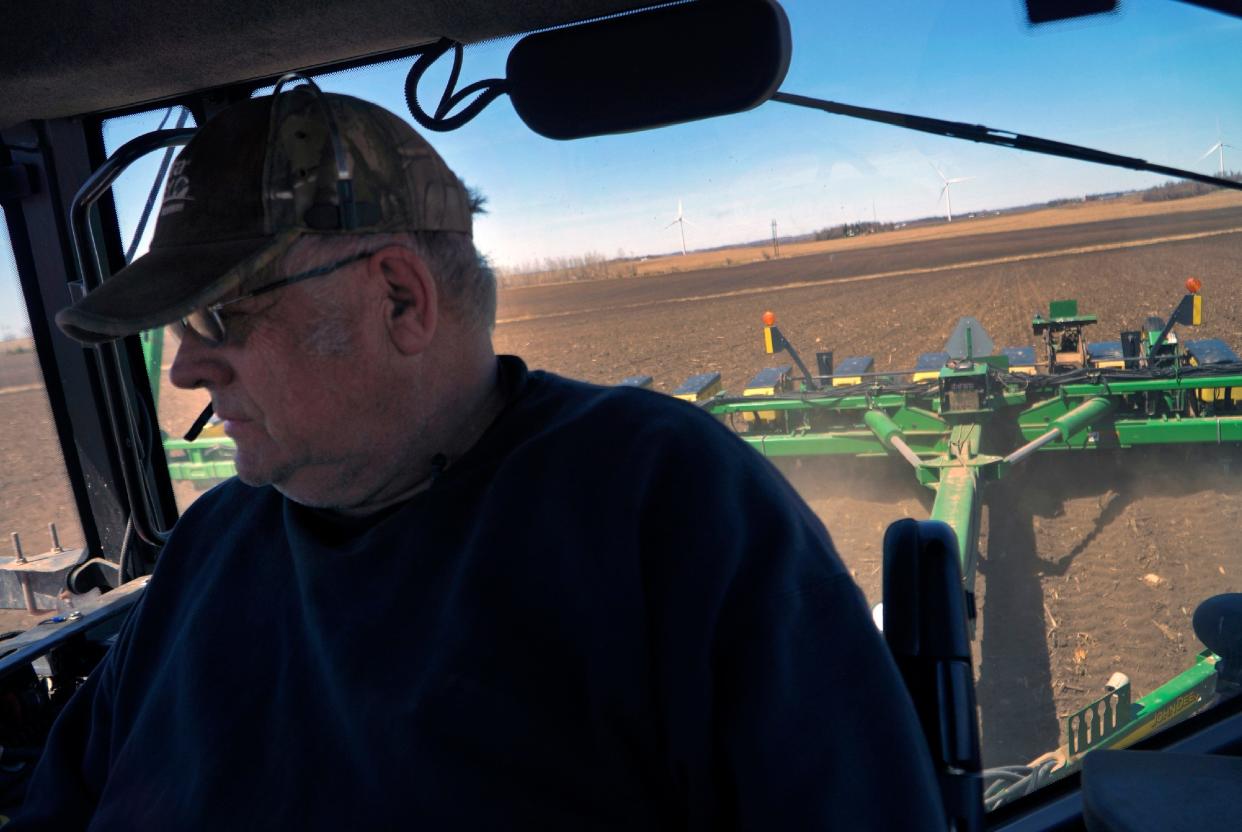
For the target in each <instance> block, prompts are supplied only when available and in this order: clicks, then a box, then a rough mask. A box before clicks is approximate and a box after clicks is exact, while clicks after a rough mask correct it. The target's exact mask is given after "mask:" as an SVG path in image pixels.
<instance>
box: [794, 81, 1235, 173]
mask: <svg viewBox="0 0 1242 832" xmlns="http://www.w3.org/2000/svg"><path fill="white" fill-rule="evenodd" d="M772 100H773V101H782V102H784V103H786V104H793V105H795V106H797V107H808V108H810V109H812V110H823V111H824V112H826V113H834V114H836V115H839V116H848V117H850V118H860V119H864V120H866V121H878V122H880V123H881V124H891V125H893V126H894V127H904V128H906V129H907V130H920V131H922V132H924V133H932V134H934V135H937V136H948V137H949V138H951V139H965V140H967V141H972V142H982V143H983V144H995V145H1000V146H1001V147H1012V148H1015V149H1017V150H1029V151H1030V152H1032V153H1043V154H1045V155H1047V156H1060V157H1062V158H1065V159H1077V160H1079V161H1080V162H1095V163H1097V164H1100V165H1111V166H1113V167H1118V168H1129V169H1131V170H1145V171H1148V172H1150V173H1162V174H1164V175H1165V176H1176V177H1179V178H1181V179H1192V180H1194V181H1195V182H1203V183H1205V184H1208V185H1216V186H1217V187H1220V188H1233V189H1234V190H1237V191H1242V182H1235V181H1233V180H1232V179H1223V178H1221V177H1217V176H1209V175H1208V174H1205V173H1195V172H1194V171H1191V170H1181V169H1180V168H1171V167H1167V166H1165V165H1156V164H1152V163H1151V162H1148V161H1146V160H1144V159H1136V158H1134V157H1132V156H1121V155H1119V154H1116V153H1107V152H1105V151H1103V150H1093V149H1091V148H1089V147H1082V146H1081V145H1077V144H1068V143H1066V142H1057V141H1053V140H1052V139H1041V138H1039V137H1038V136H1024V135H1022V134H1021V133H1012V132H1010V131H1008V130H997V129H995V128H992V127H985V126H984V125H982V124H966V123H965V122H962V121H945V120H944V119H939V118H928V117H927V116H912V115H909V114H907V113H894V112H892V111H890V110H874V109H872V108H870V107H855V106H854V105H853V104H842V103H840V102H838V101H825V100H823V99H822V98H811V97H810V96H806V95H795V94H794V93H788V92H777V93H775V94H773V96H772Z"/></svg>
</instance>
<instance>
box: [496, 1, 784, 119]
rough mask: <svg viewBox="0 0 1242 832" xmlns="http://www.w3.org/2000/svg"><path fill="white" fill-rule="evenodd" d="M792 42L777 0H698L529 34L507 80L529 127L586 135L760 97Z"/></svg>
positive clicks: (701, 114)
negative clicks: (704, 0) (701, 0)
mask: <svg viewBox="0 0 1242 832" xmlns="http://www.w3.org/2000/svg"><path fill="white" fill-rule="evenodd" d="M791 52H792V47H791V41H790V35H789V19H788V18H787V17H786V16H785V11H784V10H783V9H782V8H781V7H780V5H778V4H777V3H776V2H775V0H729V2H698V3H690V4H686V5H679V6H671V7H667V8H662V9H657V10H656V11H651V12H638V13H635V14H628V15H623V16H621V17H614V18H609V19H606V20H601V21H597V22H595V23H587V24H584V25H581V26H570V27H568V28H564V29H553V30H551V31H548V32H538V33H536V34H533V35H527V36H526V37H524V38H522V40H520V41H518V43H517V45H516V46H514V48H513V51H512V52H510V53H509V61H508V66H507V69H506V75H507V78H506V81H505V86H506V88H507V90H508V93H509V97H510V98H511V99H512V101H513V108H514V109H515V110H516V111H517V114H518V116H519V117H520V118H521V119H522V121H524V122H525V123H526V125H527V126H528V127H530V129H532V130H534V131H535V132H536V133H538V134H540V135H541V136H546V137H548V138H551V139H578V138H584V137H587V136H599V135H604V134H608V133H627V132H631V131H635V130H647V129H650V128H653V127H663V126H665V125H669V124H678V123H681V122H686V121H694V120H696V119H702V118H708V117H711V116H719V115H725V114H727V113H737V112H741V111H743V110H749V109H751V108H752V107H757V106H758V105H760V104H762V103H763V102H764V101H767V100H768V98H770V97H771V95H772V94H773V93H774V92H776V90H777V88H778V87H779V86H780V84H781V82H782V81H783V80H784V78H785V73H786V72H787V71H788V69H789V58H790V54H791Z"/></svg>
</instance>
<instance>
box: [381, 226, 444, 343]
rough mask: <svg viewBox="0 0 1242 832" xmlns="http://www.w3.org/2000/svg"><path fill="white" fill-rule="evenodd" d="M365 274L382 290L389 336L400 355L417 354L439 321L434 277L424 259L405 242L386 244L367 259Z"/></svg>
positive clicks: (428, 340)
mask: <svg viewBox="0 0 1242 832" xmlns="http://www.w3.org/2000/svg"><path fill="white" fill-rule="evenodd" d="M367 271H368V276H369V277H370V278H371V280H372V281H373V282H374V285H375V286H377V287H379V290H380V291H381V292H382V293H383V297H382V300H381V309H382V310H383V314H384V325H385V326H386V327H387V330H388V337H389V338H390V339H391V340H392V343H393V344H394V345H395V346H396V348H397V350H398V351H399V352H400V353H401V354H402V355H417V354H419V353H421V352H423V351H424V350H426V349H427V346H428V345H429V344H430V343H431V340H432V338H434V337H435V333H436V325H437V323H438V322H439V296H438V294H437V293H436V281H435V278H434V277H432V275H431V271H430V270H429V269H428V268H427V264H426V263H424V262H423V259H422V258H421V257H419V256H418V255H417V254H415V253H414V252H413V251H411V250H410V249H408V248H406V247H405V246H397V245H393V246H386V247H385V248H382V249H380V250H379V251H377V252H376V253H375V254H373V255H371V258H370V259H369V260H368V261H367Z"/></svg>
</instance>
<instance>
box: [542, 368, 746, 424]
mask: <svg viewBox="0 0 1242 832" xmlns="http://www.w3.org/2000/svg"><path fill="white" fill-rule="evenodd" d="M530 376H531V383H532V386H533V387H535V388H536V390H537V391H538V392H537V393H536V395H535V396H534V397H533V401H532V402H531V404H532V406H533V408H534V409H536V410H538V411H542V414H541V415H542V418H544V419H546V420H547V422H548V423H549V424H550V425H556V426H557V427H558V428H564V427H565V426H567V425H570V424H573V425H580V426H582V427H583V428H586V429H592V430H594V429H599V428H603V429H609V428H612V427H615V426H623V427H625V428H627V429H629V430H630V431H634V430H642V429H643V428H649V429H651V430H652V431H655V432H659V433H662V434H665V435H668V434H669V433H691V434H696V435H706V436H707V437H709V438H712V439H715V440H721V439H724V440H729V439H732V438H735V437H733V436H732V431H729V430H728V429H726V428H725V427H724V426H723V425H722V424H721V423H720V422H719V420H717V419H716V418H715V417H714V416H712V415H710V414H709V413H707V412H706V411H704V410H703V409H702V408H700V407H698V406H696V405H693V404H690V403H688V402H685V401H682V400H680V399H676V398H673V397H672V396H670V395H667V394H665V393H659V392H656V391H654V390H649V389H644V388H640V387H631V386H628V385H617V386H607V385H600V384H592V383H590V382H585V381H578V380H575V379H571V378H566V377H564V376H560V375H557V374H556V373H552V372H548V371H545V370H536V371H533V372H532V373H531V374H530Z"/></svg>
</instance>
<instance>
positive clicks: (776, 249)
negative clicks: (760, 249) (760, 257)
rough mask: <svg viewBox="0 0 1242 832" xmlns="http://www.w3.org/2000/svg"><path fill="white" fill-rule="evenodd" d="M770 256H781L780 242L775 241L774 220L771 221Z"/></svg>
mask: <svg viewBox="0 0 1242 832" xmlns="http://www.w3.org/2000/svg"><path fill="white" fill-rule="evenodd" d="M772 256H773V257H780V256H781V244H780V241H779V240H778V239H776V220H772Z"/></svg>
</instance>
